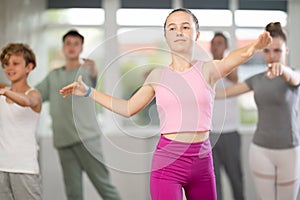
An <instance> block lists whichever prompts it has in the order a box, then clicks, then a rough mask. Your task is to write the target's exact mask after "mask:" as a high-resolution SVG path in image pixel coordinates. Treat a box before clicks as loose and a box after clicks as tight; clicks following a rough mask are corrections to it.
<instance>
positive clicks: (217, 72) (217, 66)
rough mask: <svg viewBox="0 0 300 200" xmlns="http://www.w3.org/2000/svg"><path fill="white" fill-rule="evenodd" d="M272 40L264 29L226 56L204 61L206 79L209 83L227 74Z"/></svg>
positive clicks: (212, 83)
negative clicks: (220, 58)
mask: <svg viewBox="0 0 300 200" xmlns="http://www.w3.org/2000/svg"><path fill="white" fill-rule="evenodd" d="M271 42H272V37H271V36H270V33H269V32H267V31H265V32H264V33H262V34H261V35H259V37H258V38H257V39H256V40H255V41H254V42H252V43H250V44H249V45H247V46H245V47H242V48H239V49H236V50H233V51H231V52H230V53H229V55H228V56H226V57H224V58H223V59H222V60H213V61H211V62H207V63H205V65H206V66H205V68H204V69H205V70H206V71H207V75H208V79H207V80H209V82H210V84H211V85H214V83H215V82H216V81H217V80H219V79H220V78H222V77H225V76H227V75H228V74H229V73H230V72H231V71H233V70H234V69H236V68H237V67H238V66H239V65H241V64H243V63H245V62H246V61H247V60H249V59H250V58H251V57H252V56H253V55H254V54H255V52H256V51H259V50H262V49H264V48H265V47H267V46H268V45H269V44H270V43H271Z"/></svg>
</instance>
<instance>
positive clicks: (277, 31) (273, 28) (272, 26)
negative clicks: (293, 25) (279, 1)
mask: <svg viewBox="0 0 300 200" xmlns="http://www.w3.org/2000/svg"><path fill="white" fill-rule="evenodd" d="M265 30H266V31H268V32H269V33H270V35H271V37H279V38H281V39H282V40H283V41H284V42H286V41H287V38H286V33H285V31H284V30H283V28H282V27H281V24H280V22H271V23H269V24H268V25H267V26H266V28H265Z"/></svg>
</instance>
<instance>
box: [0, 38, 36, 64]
mask: <svg viewBox="0 0 300 200" xmlns="http://www.w3.org/2000/svg"><path fill="white" fill-rule="evenodd" d="M12 55H22V56H23V58H24V60H25V62H26V66H27V65H28V64H29V63H32V64H33V68H32V69H34V68H35V67H36V58H35V54H34V53H33V51H32V50H31V48H30V47H29V45H27V44H23V43H9V44H7V45H6V46H4V47H3V48H2V52H1V54H0V61H1V64H2V67H4V64H5V63H7V62H8V60H9V58H10V57H11V56H12Z"/></svg>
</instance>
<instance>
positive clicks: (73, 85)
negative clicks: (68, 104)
mask: <svg viewBox="0 0 300 200" xmlns="http://www.w3.org/2000/svg"><path fill="white" fill-rule="evenodd" d="M76 87H78V83H77V82H74V83H71V84H69V85H67V86H65V87H63V88H62V89H60V91H59V93H60V94H62V95H63V97H64V98H66V97H68V96H69V95H71V94H74V93H75V88H76Z"/></svg>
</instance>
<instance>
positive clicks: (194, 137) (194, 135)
mask: <svg viewBox="0 0 300 200" xmlns="http://www.w3.org/2000/svg"><path fill="white" fill-rule="evenodd" d="M163 135H164V137H166V138H168V139H170V140H174V141H178V142H186V143H195V142H202V141H205V140H207V139H208V138H209V131H197V132H176V133H164V134H163Z"/></svg>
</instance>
